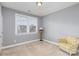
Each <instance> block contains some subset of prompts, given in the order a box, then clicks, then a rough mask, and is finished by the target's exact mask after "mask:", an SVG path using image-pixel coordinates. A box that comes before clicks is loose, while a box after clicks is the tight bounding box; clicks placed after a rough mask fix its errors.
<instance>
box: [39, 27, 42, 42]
mask: <svg viewBox="0 0 79 59" xmlns="http://www.w3.org/2000/svg"><path fill="white" fill-rule="evenodd" d="M42 36H43V28H42V27H41V28H39V37H40V41H43V39H42Z"/></svg>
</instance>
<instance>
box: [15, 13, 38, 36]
mask: <svg viewBox="0 0 79 59" xmlns="http://www.w3.org/2000/svg"><path fill="white" fill-rule="evenodd" d="M36 32H37V18H36V17H31V16H26V15H20V14H15V33H16V34H17V35H19V34H21V35H22V34H27V33H29V34H30V33H36Z"/></svg>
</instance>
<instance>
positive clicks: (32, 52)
mask: <svg viewBox="0 0 79 59" xmlns="http://www.w3.org/2000/svg"><path fill="white" fill-rule="evenodd" d="M2 55H3V56H67V55H68V54H67V53H65V52H63V51H61V50H60V49H59V48H58V47H57V46H55V45H52V44H50V43H48V42H45V41H42V42H40V41H37V42H33V43H28V44H25V45H21V46H17V47H13V48H9V49H5V50H3V51H2Z"/></svg>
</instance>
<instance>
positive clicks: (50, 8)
mask: <svg viewBox="0 0 79 59" xmlns="http://www.w3.org/2000/svg"><path fill="white" fill-rule="evenodd" d="M1 4H2V5H3V6H5V7H8V8H12V9H15V10H19V11H24V12H26V13H30V14H33V15H36V16H45V15H48V14H50V13H53V12H56V11H59V10H61V9H64V8H67V7H70V6H72V5H74V4H77V2H43V5H42V6H41V7H38V6H37V5H36V3H35V2H1ZM29 10H30V11H29Z"/></svg>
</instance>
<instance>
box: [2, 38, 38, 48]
mask: <svg viewBox="0 0 79 59" xmlns="http://www.w3.org/2000/svg"><path fill="white" fill-rule="evenodd" d="M38 40H39V39H36V40H31V41H26V42H22V43H17V44H13V45H9V46H5V47H2V48H1V49H7V48H11V47H15V46H19V45H23V44H27V43H31V42H35V41H38Z"/></svg>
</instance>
